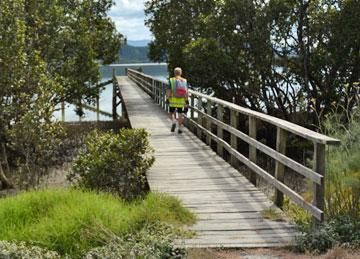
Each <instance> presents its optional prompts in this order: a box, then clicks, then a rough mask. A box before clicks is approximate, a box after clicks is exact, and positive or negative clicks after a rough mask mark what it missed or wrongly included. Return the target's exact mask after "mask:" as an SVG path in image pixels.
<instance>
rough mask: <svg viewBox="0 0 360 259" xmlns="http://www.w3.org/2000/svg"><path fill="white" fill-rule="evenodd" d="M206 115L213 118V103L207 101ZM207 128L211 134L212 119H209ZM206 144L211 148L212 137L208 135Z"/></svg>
mask: <svg viewBox="0 0 360 259" xmlns="http://www.w3.org/2000/svg"><path fill="white" fill-rule="evenodd" d="M206 113H207V114H208V115H209V116H210V117H211V101H210V100H207V103H206ZM206 128H207V130H208V131H210V132H211V119H210V118H208V119H207V120H206ZM206 143H207V144H208V145H209V146H211V136H210V134H207V137H206Z"/></svg>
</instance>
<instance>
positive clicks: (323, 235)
mask: <svg viewBox="0 0 360 259" xmlns="http://www.w3.org/2000/svg"><path fill="white" fill-rule="evenodd" d="M302 231H303V235H301V236H299V237H297V240H296V241H297V242H296V243H297V245H296V249H297V250H298V251H299V252H306V251H309V252H315V253H324V252H326V251H327V250H328V249H331V248H333V247H335V246H342V247H348V248H359V246H360V225H359V223H358V222H354V221H353V220H352V219H351V218H350V217H348V216H338V217H335V218H331V219H329V220H328V221H327V222H326V223H324V224H322V225H320V226H318V227H317V228H311V227H306V228H303V229H302Z"/></svg>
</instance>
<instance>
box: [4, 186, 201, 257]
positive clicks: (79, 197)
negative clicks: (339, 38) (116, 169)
mask: <svg viewBox="0 0 360 259" xmlns="http://www.w3.org/2000/svg"><path fill="white" fill-rule="evenodd" d="M0 218H1V219H2V220H1V221H0V229H1V231H0V240H7V241H16V242H18V241H25V242H30V243H31V244H33V245H37V246H40V247H43V248H46V249H49V250H52V251H56V252H58V253H59V254H61V255H66V254H67V255H69V256H71V257H80V256H82V255H83V254H84V253H85V252H87V251H89V250H91V249H93V248H95V247H99V246H103V245H106V244H107V241H108V240H107V239H108V236H109V235H108V233H112V234H114V235H116V236H117V237H119V238H122V237H125V236H127V235H129V234H132V233H134V234H136V233H137V232H139V231H141V230H142V229H144V228H145V227H146V226H149V225H152V224H158V223H166V224H171V225H173V226H175V227H180V226H181V225H183V224H191V223H194V222H195V217H194V215H192V214H191V213H190V212H189V211H188V210H187V209H185V208H184V207H182V206H181V204H180V202H179V201H178V200H177V199H175V198H172V197H169V196H165V195H163V194H156V193H150V194H148V195H147V196H146V197H145V198H144V199H143V200H136V201H133V202H131V203H129V202H125V201H123V200H121V199H119V198H117V197H115V196H113V195H111V194H104V193H96V192H90V191H81V190H73V189H71V190H61V189H59V190H41V191H31V192H26V193H23V194H20V195H18V196H16V197H9V198H6V199H2V200H0Z"/></svg>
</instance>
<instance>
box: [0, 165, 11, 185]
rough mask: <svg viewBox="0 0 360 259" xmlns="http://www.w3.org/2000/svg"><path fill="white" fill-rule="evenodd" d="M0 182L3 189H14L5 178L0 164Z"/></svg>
mask: <svg viewBox="0 0 360 259" xmlns="http://www.w3.org/2000/svg"><path fill="white" fill-rule="evenodd" d="M0 182H1V183H2V185H3V188H4V189H11V188H14V185H13V184H12V183H11V182H10V181H9V179H8V178H7V177H6V175H5V173H4V170H3V168H2V164H1V163H0Z"/></svg>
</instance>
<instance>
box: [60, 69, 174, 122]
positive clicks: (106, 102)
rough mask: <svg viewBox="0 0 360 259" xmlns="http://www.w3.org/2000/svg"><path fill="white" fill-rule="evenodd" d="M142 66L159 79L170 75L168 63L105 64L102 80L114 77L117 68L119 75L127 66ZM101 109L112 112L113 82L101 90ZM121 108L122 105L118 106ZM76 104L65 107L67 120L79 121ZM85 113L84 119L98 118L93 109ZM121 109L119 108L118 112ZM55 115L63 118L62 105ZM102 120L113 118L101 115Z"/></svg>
mask: <svg viewBox="0 0 360 259" xmlns="http://www.w3.org/2000/svg"><path fill="white" fill-rule="evenodd" d="M139 67H141V68H142V70H143V72H144V73H145V74H147V75H151V76H153V77H154V78H156V79H159V80H166V78H167V77H168V71H167V65H166V64H160V65H159V64H136V65H130V66H129V65H126V66H123V65H122V66H103V67H101V68H100V72H101V76H102V80H101V81H102V82H105V81H108V80H109V79H111V78H112V74H113V69H115V72H116V75H117V76H124V75H125V68H132V69H138V68H139ZM100 109H101V110H103V111H106V112H110V113H111V112H112V84H110V85H108V86H107V87H106V88H105V90H103V91H102V92H101V95H100ZM118 109H120V107H118ZM74 110H75V106H74V105H72V104H66V109H65V120H66V121H79V117H78V116H77V115H76V113H75V112H74ZM84 112H85V115H84V117H83V118H82V120H83V121H93V120H96V113H95V112H92V111H88V110H85V109H84ZM120 112H121V111H120V110H118V113H120ZM54 117H55V119H57V120H60V119H61V111H60V106H59V107H58V110H57V111H56V112H55V113H54ZM100 120H111V118H109V117H106V116H103V115H100Z"/></svg>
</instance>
